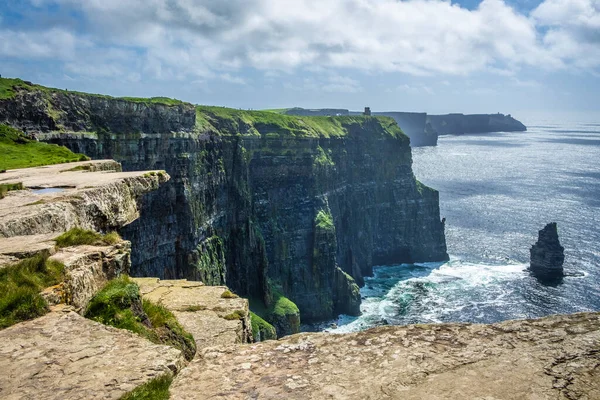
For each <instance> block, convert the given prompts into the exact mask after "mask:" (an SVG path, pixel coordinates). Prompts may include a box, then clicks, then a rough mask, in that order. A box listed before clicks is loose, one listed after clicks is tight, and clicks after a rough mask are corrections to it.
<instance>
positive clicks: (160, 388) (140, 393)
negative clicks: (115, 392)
mask: <svg viewBox="0 0 600 400" xmlns="http://www.w3.org/2000/svg"><path fill="white" fill-rule="evenodd" d="M172 382H173V377H172V376H171V375H163V376H161V377H158V378H154V379H152V380H151V381H150V382H148V383H145V384H143V385H141V386H138V387H137V388H135V389H133V390H132V391H131V392H129V393H127V394H126V395H125V396H123V397H121V399H120V400H167V399H168V398H169V387H170V386H171V383H172Z"/></svg>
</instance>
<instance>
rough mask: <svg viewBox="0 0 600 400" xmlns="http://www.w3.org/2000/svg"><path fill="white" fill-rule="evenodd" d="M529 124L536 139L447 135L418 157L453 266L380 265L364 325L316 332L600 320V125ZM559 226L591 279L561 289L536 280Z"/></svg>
mask: <svg viewBox="0 0 600 400" xmlns="http://www.w3.org/2000/svg"><path fill="white" fill-rule="evenodd" d="M522 120H523V122H524V123H525V124H526V125H527V126H528V132H516V133H494V134H481V135H465V136H442V137H440V140H439V144H438V146H437V147H421V148H415V149H413V159H414V165H413V168H414V172H415V175H416V176H417V178H418V179H419V180H421V181H422V182H423V183H425V184H427V185H429V186H431V187H433V188H436V189H437V190H439V191H440V208H441V214H442V216H443V217H446V240H447V244H448V252H449V254H450V255H451V259H450V261H449V262H447V263H424V264H419V265H395V266H382V267H377V268H376V269H375V274H374V276H373V277H371V278H368V279H367V280H366V285H365V287H364V288H363V289H362V290H361V294H362V296H363V302H362V307H361V311H362V315H361V316H360V317H358V318H356V317H349V316H341V317H340V318H339V319H338V320H337V321H330V322H328V323H325V324H321V325H320V326H311V327H306V329H309V330H315V329H317V330H321V329H325V330H327V331H331V332H340V333H341V332H351V331H357V330H362V329H366V328H369V327H373V326H378V325H383V324H395V325H400V324H409V323H428V322H483V323H489V322H497V321H501V320H506V319H513V318H530V317H540V316H545V315H549V314H556V313H572V312H578V311H591V310H600V228H599V224H600V212H599V207H600V163H599V161H600V118H599V117H597V116H596V117H594V116H589V115H588V116H581V115H579V116H577V117H576V118H570V119H569V118H556V117H551V118H544V117H540V116H535V117H530V118H529V119H527V118H523V119H522ZM551 221H556V222H558V226H559V236H560V240H561V242H562V244H563V246H564V247H565V257H566V258H565V269H566V270H567V271H569V272H578V273H581V274H582V276H580V277H568V278H566V279H565V281H564V283H563V284H562V285H559V286H556V287H547V286H543V285H540V284H539V283H538V282H537V281H536V280H535V279H533V278H531V277H530V276H529V275H528V274H527V273H526V272H525V271H524V269H525V268H526V267H527V264H528V262H529V248H530V246H531V245H532V244H533V243H534V242H535V241H536V239H537V232H538V230H539V229H541V228H542V227H543V226H544V225H545V224H546V223H548V222H551ZM332 324H335V325H332ZM331 326H334V327H333V328H332V327H331ZM335 326H337V327H335Z"/></svg>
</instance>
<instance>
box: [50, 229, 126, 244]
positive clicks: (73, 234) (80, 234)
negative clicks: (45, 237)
mask: <svg viewBox="0 0 600 400" xmlns="http://www.w3.org/2000/svg"><path fill="white" fill-rule="evenodd" d="M55 241H56V245H57V246H58V247H60V248H62V247H71V246H82V245H91V246H109V245H113V244H116V243H118V242H120V241H121V237H120V236H119V234H118V233H117V232H109V233H107V234H105V235H103V234H101V233H98V232H94V231H88V230H85V229H81V228H73V229H71V230H69V231H67V232H65V233H63V234H62V235H60V236H59V237H57V238H56V239H55Z"/></svg>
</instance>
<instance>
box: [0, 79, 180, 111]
mask: <svg viewBox="0 0 600 400" xmlns="http://www.w3.org/2000/svg"><path fill="white" fill-rule="evenodd" d="M21 90H24V91H34V90H35V91H39V92H42V93H46V94H52V93H63V94H76V95H81V96H92V97H97V98H103V99H116V100H123V101H130V102H133V103H144V104H164V105H167V106H178V105H183V104H187V105H191V104H190V103H186V102H184V101H181V100H177V99H172V98H169V97H112V96H108V95H105V94H96V93H84V92H77V91H74V90H67V89H57V88H51V87H46V86H42V85H36V84H34V83H31V82H27V81H24V80H22V79H18V78H0V100H5V99H11V98H13V97H15V96H16V94H17V93H18V92H19V91H21Z"/></svg>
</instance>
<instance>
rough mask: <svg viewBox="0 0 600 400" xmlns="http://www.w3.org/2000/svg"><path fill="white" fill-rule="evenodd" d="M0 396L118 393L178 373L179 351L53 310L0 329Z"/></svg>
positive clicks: (12, 398) (181, 361)
mask: <svg viewBox="0 0 600 400" xmlns="http://www.w3.org/2000/svg"><path fill="white" fill-rule="evenodd" d="M0 342H2V346H0V369H1V370H2V373H1V374H0V398H2V399H4V400H18V399H60V400H64V399H82V400H84V399H85V400H87V399H119V398H121V396H123V395H124V394H125V393H127V392H129V391H131V390H133V389H135V388H136V387H137V386H140V385H143V384H144V383H146V382H148V381H150V380H151V379H153V378H156V377H159V376H163V375H166V374H171V375H172V374H175V373H177V372H178V371H179V370H180V369H181V368H182V367H183V365H184V363H185V360H184V359H183V356H182V355H181V352H180V351H179V350H177V349H174V348H172V347H169V346H162V345H156V344H153V343H151V342H149V341H148V340H146V339H144V338H142V337H140V336H138V335H135V334H133V333H131V332H129V331H125V330H122V329H115V328H111V327H107V326H104V325H101V324H99V323H97V322H93V321H91V320H88V319H85V318H83V317H81V316H79V315H78V314H76V313H74V312H66V313H65V312H51V313H50V314H47V315H45V316H43V317H41V318H37V319H35V320H33V321H27V322H22V323H20V324H17V325H15V326H12V327H10V328H7V329H4V330H2V331H0Z"/></svg>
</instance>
